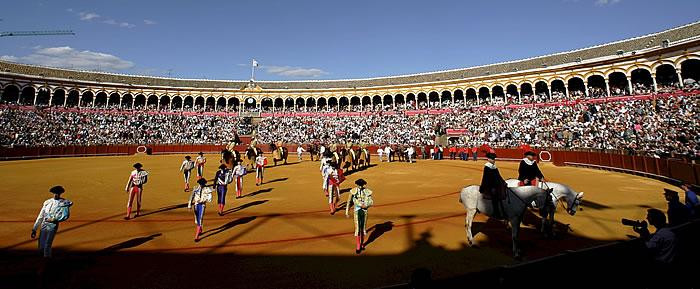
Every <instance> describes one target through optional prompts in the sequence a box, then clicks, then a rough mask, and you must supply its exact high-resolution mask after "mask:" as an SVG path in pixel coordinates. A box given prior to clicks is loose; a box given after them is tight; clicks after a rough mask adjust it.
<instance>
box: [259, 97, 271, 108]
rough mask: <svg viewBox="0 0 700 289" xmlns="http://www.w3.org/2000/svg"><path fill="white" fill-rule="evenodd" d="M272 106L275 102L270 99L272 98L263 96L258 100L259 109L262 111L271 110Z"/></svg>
mask: <svg viewBox="0 0 700 289" xmlns="http://www.w3.org/2000/svg"><path fill="white" fill-rule="evenodd" d="M274 107H275V102H274V101H273V100H272V98H269V97H264V98H263V99H262V100H261V101H260V109H262V111H271V110H272V109H273V108H274Z"/></svg>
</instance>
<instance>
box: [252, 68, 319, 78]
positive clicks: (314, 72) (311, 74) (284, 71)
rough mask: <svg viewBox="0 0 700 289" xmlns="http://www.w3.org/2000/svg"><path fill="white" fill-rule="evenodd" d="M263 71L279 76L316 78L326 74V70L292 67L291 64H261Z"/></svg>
mask: <svg viewBox="0 0 700 289" xmlns="http://www.w3.org/2000/svg"><path fill="white" fill-rule="evenodd" d="M262 68H263V69H265V72H267V73H269V74H275V75H279V76H286V77H308V78H317V77H320V76H321V75H325V74H328V72H326V71H323V70H322V69H320V68H304V67H293V66H274V65H271V66H267V65H266V66H263V67H262Z"/></svg>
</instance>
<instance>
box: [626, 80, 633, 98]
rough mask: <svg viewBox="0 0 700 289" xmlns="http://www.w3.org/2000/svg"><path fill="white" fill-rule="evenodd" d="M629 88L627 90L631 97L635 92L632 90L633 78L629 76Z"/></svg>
mask: <svg viewBox="0 0 700 289" xmlns="http://www.w3.org/2000/svg"><path fill="white" fill-rule="evenodd" d="M627 87H629V89H628V90H627V91H628V93H629V94H630V95H632V94H633V90H632V76H628V77H627Z"/></svg>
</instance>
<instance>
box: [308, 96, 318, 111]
mask: <svg viewBox="0 0 700 289" xmlns="http://www.w3.org/2000/svg"><path fill="white" fill-rule="evenodd" d="M306 107H307V108H313V109H314V110H315V109H316V99H315V98H313V97H309V98H307V99H306Z"/></svg>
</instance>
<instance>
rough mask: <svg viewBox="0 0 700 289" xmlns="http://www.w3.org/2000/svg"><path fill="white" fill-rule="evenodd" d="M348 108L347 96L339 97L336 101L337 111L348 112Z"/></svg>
mask: <svg viewBox="0 0 700 289" xmlns="http://www.w3.org/2000/svg"><path fill="white" fill-rule="evenodd" d="M349 106H350V100H349V99H348V97H347V96H341V97H340V99H339V100H338V109H340V110H343V111H345V110H349Z"/></svg>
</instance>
